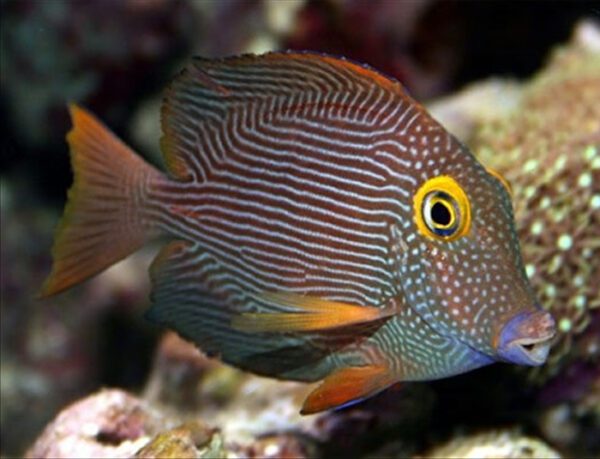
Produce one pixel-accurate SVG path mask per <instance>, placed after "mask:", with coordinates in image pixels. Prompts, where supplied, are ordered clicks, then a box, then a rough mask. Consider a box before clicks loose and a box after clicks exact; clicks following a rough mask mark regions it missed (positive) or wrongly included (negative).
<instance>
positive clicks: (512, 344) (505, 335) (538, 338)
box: [498, 311, 555, 366]
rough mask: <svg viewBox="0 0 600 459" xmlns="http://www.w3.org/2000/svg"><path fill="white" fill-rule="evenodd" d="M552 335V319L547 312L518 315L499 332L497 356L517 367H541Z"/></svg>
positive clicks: (546, 355) (553, 332)
mask: <svg viewBox="0 0 600 459" xmlns="http://www.w3.org/2000/svg"><path fill="white" fill-rule="evenodd" d="M554 334H555V324H554V319H553V318H552V316H551V315H550V314H548V313H547V312H545V311H534V312H522V313H519V314H517V315H516V316H515V317H513V318H512V319H511V320H510V321H509V322H508V323H507V324H506V325H505V326H504V328H503V329H502V331H501V332H500V337H499V340H498V356H499V357H500V358H501V359H502V360H505V361H508V362H512V363H516V364H518V365H532V366H537V365H542V364H543V363H544V362H545V361H546V358H547V357H548V352H549V350H550V341H551V340H552V338H553V337H554Z"/></svg>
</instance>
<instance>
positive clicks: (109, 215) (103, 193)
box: [41, 105, 162, 297]
mask: <svg viewBox="0 0 600 459" xmlns="http://www.w3.org/2000/svg"><path fill="white" fill-rule="evenodd" d="M69 110H70V112H71V118H72V120H73V129H72V130H71V131H70V132H69V134H68V135H67V141H68V143H69V146H70V150H71V166H72V168H73V174H74V183H73V186H72V187H71V189H70V190H69V193H68V201H67V205H66V207H65V211H64V215H63V217H62V220H61V222H60V223H59V225H58V228H57V230H56V234H55V238H54V246H53V248H52V258H53V266H52V271H51V273H50V275H49V276H48V278H47V279H46V281H45V282H44V285H43V286H42V290H41V296H42V297H43V296H49V295H53V294H55V293H58V292H61V291H63V290H65V289H67V288H69V287H71V286H73V285H75V284H77V283H79V282H82V281H84V280H85V279H87V278H89V277H91V276H93V275H94V274H97V273H98V272H100V271H102V270H104V269H105V268H108V267H109V266H110V265H112V264H113V263H115V262H117V261H118V260H120V259H122V258H125V257H126V256H127V255H130V254H131V253H133V252H134V251H136V250H137V249H138V248H140V247H141V246H142V245H143V244H144V242H145V241H146V240H147V239H148V237H149V236H150V235H151V234H152V232H153V229H152V222H150V221H148V218H147V217H145V216H144V215H143V212H140V211H141V210H142V208H143V206H144V196H145V194H146V187H147V186H148V184H149V183H150V182H151V180H152V179H153V178H156V179H158V180H160V179H161V175H162V174H161V173H160V172H158V171H157V170H156V169H154V168H153V167H152V166H150V165H149V164H147V163H146V162H145V161H143V160H142V159H141V158H140V157H139V156H137V155H136V154H135V153H134V152H133V151H132V150H131V149H130V148H129V147H127V146H126V145H125V144H124V143H123V142H122V141H121V140H119V139H118V138H117V137H116V136H115V135H114V134H112V133H111V132H110V131H109V130H108V129H107V128H106V127H105V126H104V125H102V123H100V122H99V121H98V120H97V119H96V118H95V117H94V116H93V115H91V114H90V113H89V112H87V111H85V110H84V109H82V108H80V107H78V106H76V105H71V106H70V107H69Z"/></svg>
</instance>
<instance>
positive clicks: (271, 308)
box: [41, 52, 555, 414]
mask: <svg viewBox="0 0 600 459" xmlns="http://www.w3.org/2000/svg"><path fill="white" fill-rule="evenodd" d="M69 109H70V115H71V118H72V123H73V127H72V129H71V131H70V132H69V133H68V135H67V141H68V144H69V147H70V155H71V164H72V169H73V172H74V182H73V185H72V187H71V188H70V190H69V192H68V199H67V204H66V206H65V210H64V215H63V217H62V219H61V221H60V223H59V225H58V228H57V230H56V235H55V241H54V245H53V248H52V257H53V265H52V269H51V272H50V274H49V276H48V278H47V279H46V281H45V283H44V284H43V286H42V289H41V296H42V297H48V296H50V295H54V294H57V293H59V292H62V291H64V290H66V289H68V288H70V287H72V286H74V285H76V284H78V283H80V282H82V281H84V280H86V279H88V278H90V277H91V276H93V275H95V274H97V273H99V272H100V271H102V270H104V269H106V268H108V267H109V266H111V265H112V264H114V263H115V262H117V261H118V260H121V259H123V258H125V257H127V256H128V255H130V254H132V253H133V252H135V251H136V250H138V249H139V248H141V247H142V246H144V245H145V244H147V243H150V242H152V241H158V242H159V243H162V244H163V245H162V248H161V250H160V252H159V253H158V255H157V256H156V258H155V260H154V261H153V262H152V265H151V267H150V270H149V271H150V277H151V281H152V290H151V306H150V308H149V310H148V311H147V312H146V317H147V318H148V319H149V320H151V321H153V322H155V323H157V324H159V325H161V326H165V327H168V328H170V329H173V330H175V331H176V332H177V333H178V334H180V335H181V336H182V337H183V338H185V339H187V340H189V341H191V342H193V343H195V344H196V345H197V346H198V347H199V348H200V349H201V350H202V351H204V352H205V353H206V354H207V355H209V356H211V357H218V358H220V359H221V360H222V361H223V362H225V363H227V364H230V365H232V366H235V367H238V368H240V369H242V370H246V371H250V372H253V373H255V374H259V375H264V376H269V377H273V378H278V379H282V380H295V381H303V382H320V384H318V385H317V387H316V388H315V389H314V390H313V391H312V392H311V393H310V394H309V395H308V397H307V398H306V400H305V401H304V403H303V406H302V408H301V413H302V414H313V413H318V412H321V411H325V410H329V409H339V408H343V407H345V406H349V405H351V404H354V403H358V402H360V401H362V400H364V399H366V398H368V397H371V396H373V395H375V394H377V393H379V392H381V391H383V390H385V389H386V388H387V387H389V386H391V385H394V384H396V383H398V382H406V381H428V380H434V379H439V378H445V377H450V376H453V375H456V374H460V373H464V372H467V371H470V370H473V369H476V368H479V367H481V366H484V365H488V364H491V363H493V362H498V361H500V362H509V363H514V364H518V365H530V366H537V365H542V364H543V363H544V362H545V360H546V358H547V355H548V350H549V348H550V345H551V341H552V338H553V336H554V334H555V323H554V320H553V318H552V316H551V315H550V314H549V313H548V312H546V311H544V310H543V309H542V308H541V307H540V306H539V305H538V303H537V301H536V298H535V297H534V294H533V292H532V289H531V286H530V285H529V283H528V280H527V276H526V274H525V270H524V267H523V262H522V259H521V254H520V248H519V241H518V239H517V235H516V232H515V225H514V217H513V210H512V204H511V197H510V190H509V185H508V183H507V182H506V181H505V180H504V179H503V178H502V177H501V176H499V174H498V173H497V172H495V171H493V170H488V169H486V168H485V167H484V166H483V165H482V164H481V163H480V162H479V161H478V160H477V159H476V158H475V156H474V155H473V154H472V153H471V152H470V151H469V149H468V148H467V147H466V146H464V145H463V144H462V143H461V142H460V141H458V140H457V139H456V138H455V137H453V136H452V135H451V134H450V133H449V132H448V131H446V130H445V129H444V127H443V126H441V125H440V124H439V123H438V122H437V121H436V120H434V119H433V118H432V116H431V115H429V114H428V112H427V111H426V109H425V108H424V107H423V106H422V105H421V104H419V103H418V102H416V101H415V100H413V99H412V98H411V97H410V96H409V95H408V93H407V92H406V90H405V89H404V88H403V87H402V85H401V84H400V83H399V82H398V81H396V80H394V79H392V78H390V77H388V76H386V75H383V74H382V73H379V72H377V71H376V70H374V69H372V68H371V67H369V66H367V65H362V64H358V63H355V62H352V61H350V60H346V59H344V58H338V57H334V56H329V55H324V54H318V53H311V52H272V53H267V54H262V55H241V56H233V57H226V58H220V59H205V58H200V57H197V58H193V59H192V60H191V62H190V63H189V64H188V65H187V66H186V67H185V68H184V69H183V70H182V71H181V73H179V74H178V75H177V76H176V77H175V78H174V79H173V81H172V82H171V83H170V85H169V86H168V87H167V89H166V90H165V95H164V100H163V104H162V108H161V130H162V138H161V141H160V146H161V150H162V154H163V160H164V161H163V162H164V167H163V169H164V170H161V169H159V168H157V167H155V166H153V165H150V164H149V163H148V162H146V161H145V160H143V159H142V158H141V157H140V156H139V155H137V154H136V153H135V152H134V151H133V150H132V149H130V148H129V147H128V146H127V145H126V144H125V143H123V142H122V141H121V140H120V139H118V138H117V137H116V136H115V135H114V134H113V133H111V132H110V131H109V130H108V128H106V127H105V126H104V125H103V124H102V123H101V122H100V121H99V120H98V119H96V118H95V117H94V116H93V115H92V114H91V113H90V112H88V111H87V110H85V109H84V108H81V107H80V106H78V105H75V104H72V105H70V107H69Z"/></svg>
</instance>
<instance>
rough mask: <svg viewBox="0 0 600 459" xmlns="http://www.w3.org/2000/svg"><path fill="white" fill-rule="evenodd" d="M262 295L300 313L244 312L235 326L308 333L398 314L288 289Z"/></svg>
mask: <svg viewBox="0 0 600 459" xmlns="http://www.w3.org/2000/svg"><path fill="white" fill-rule="evenodd" d="M258 297H259V298H260V299H262V300H264V301H268V302H271V303H275V304H277V305H278V306H283V307H287V308H294V309H296V310H298V311H299V312H263V313H243V314H241V315H238V316H236V317H234V318H233V320H232V326H233V327H234V328H237V329H240V330H244V331H248V332H266V331H269V332H279V333H282V332H307V331H318V330H328V329H332V328H340V327H348V326H352V325H357V324H362V323H368V322H374V321H377V320H381V319H385V318H387V317H390V316H391V315H393V314H394V311H392V310H390V309H388V308H376V307H372V306H357V305H353V304H346V303H340V302H335V301H329V300H326V299H323V298H319V297H315V296H304V295H297V294H294V293H287V292H275V293H272V292H264V293H262V294H260V295H258Z"/></svg>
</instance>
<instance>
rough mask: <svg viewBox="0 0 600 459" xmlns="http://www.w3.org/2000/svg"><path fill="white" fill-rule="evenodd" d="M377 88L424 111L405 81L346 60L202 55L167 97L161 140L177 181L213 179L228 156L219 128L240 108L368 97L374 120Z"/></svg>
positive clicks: (340, 103) (342, 103) (339, 104)
mask: <svg viewBox="0 0 600 459" xmlns="http://www.w3.org/2000/svg"><path fill="white" fill-rule="evenodd" d="M374 86H376V87H378V88H379V89H380V90H383V91H387V92H388V93H389V94H391V95H392V96H393V97H397V98H399V101H400V100H402V101H403V102H405V103H407V104H410V106H412V107H413V108H414V109H416V110H417V111H419V112H421V113H422V114H424V111H423V109H422V107H421V106H420V105H419V104H418V103H417V102H415V101H414V100H412V99H411V98H410V97H409V96H408V95H407V94H406V92H405V91H404V89H403V88H402V86H401V84H400V83H399V82H397V81H395V80H393V79H391V78H388V77H386V76H384V75H382V74H380V73H378V72H376V71H375V70H373V69H371V68H369V67H366V66H362V65H359V64H355V63H353V62H349V61H347V60H344V59H340V58H335V57H331V56H326V55H321V54H314V53H297V52H288V53H268V54H264V55H260V56H255V55H243V56H238V57H228V58H224V59H214V60H212V59H203V58H195V59H194V60H193V61H192V62H191V63H190V64H189V65H188V66H187V67H186V68H185V69H184V70H183V71H182V72H181V73H180V74H179V75H178V76H177V77H176V78H175V79H174V80H173V82H172V83H171V85H170V86H169V88H168V89H167V91H166V94H165V98H164V102H163V106H162V130H163V138H162V141H161V146H162V148H163V153H164V156H165V163H166V164H167V167H168V169H169V171H170V172H171V174H172V175H174V176H175V177H177V178H180V179H190V178H192V177H193V178H195V179H196V180H200V181H201V180H203V179H205V178H206V176H207V175H208V174H210V171H211V168H212V167H213V166H214V165H215V164H216V163H218V162H219V161H220V160H222V159H223V158H221V157H219V152H218V151H219V148H218V146H217V145H216V144H217V143H218V142H219V139H218V138H215V137H217V136H215V132H216V131H217V130H218V129H219V128H222V127H223V126H222V125H223V124H224V120H225V119H226V117H227V116H228V115H231V112H232V110H233V109H235V108H238V109H239V108H240V107H246V108H247V107H248V106H249V104H252V103H256V102H265V101H269V102H270V103H271V104H272V105H270V110H279V111H284V110H290V109H292V108H295V109H298V107H307V106H314V105H315V104H321V105H324V104H325V105H327V106H329V107H332V106H334V107H336V108H337V109H338V110H340V109H342V108H347V107H348V106H349V104H351V103H354V104H356V105H358V104H359V103H361V102H362V103H364V107H363V113H364V115H365V116H370V117H372V118H374V117H375V116H378V115H382V114H381V112H378V111H377V110H368V109H369V108H370V106H369V104H368V103H365V102H369V101H370V100H371V98H372V100H373V101H375V100H376V94H375V92H374V91H372V89H373V87H374ZM361 95H362V96H363V97H362V98H360V97H361ZM367 97H368V98H369V99H368V100H365V98H367ZM388 100H389V98H388ZM396 105H397V104H396ZM396 105H394V106H396ZM262 114H263V115H264V112H263V113H262ZM252 115H257V113H253V114H252ZM244 122H246V123H248V122H250V123H251V122H253V120H248V119H244ZM229 128H232V126H229ZM233 128H236V126H233Z"/></svg>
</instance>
